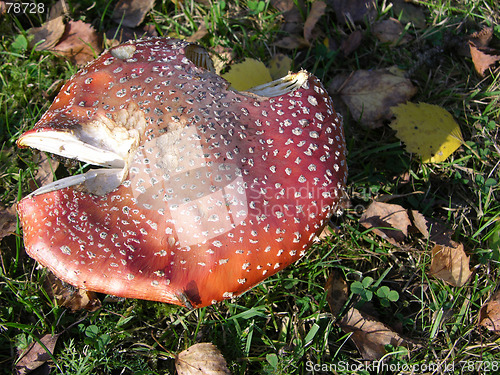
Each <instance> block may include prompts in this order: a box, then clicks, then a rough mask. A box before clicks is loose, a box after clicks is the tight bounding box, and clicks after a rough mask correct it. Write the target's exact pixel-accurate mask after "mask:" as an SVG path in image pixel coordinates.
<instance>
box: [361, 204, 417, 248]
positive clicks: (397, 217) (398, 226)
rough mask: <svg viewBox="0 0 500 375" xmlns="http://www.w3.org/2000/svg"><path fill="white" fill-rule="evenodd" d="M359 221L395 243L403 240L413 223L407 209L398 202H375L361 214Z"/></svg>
mask: <svg viewBox="0 0 500 375" xmlns="http://www.w3.org/2000/svg"><path fill="white" fill-rule="evenodd" d="M359 223H360V224H361V225H363V226H364V227H365V228H367V229H370V228H373V232H374V233H376V234H377V235H379V236H381V237H382V238H385V239H387V240H388V241H389V242H391V243H392V244H394V245H397V244H398V243H400V242H403V241H404V239H405V238H406V236H407V235H408V227H409V226H410V225H411V222H410V219H409V217H408V213H407V211H406V209H404V208H403V207H401V206H400V205H397V204H390V203H382V202H373V203H371V204H370V205H369V206H368V208H367V209H366V211H365V212H364V213H363V215H361V218H360V219H359Z"/></svg>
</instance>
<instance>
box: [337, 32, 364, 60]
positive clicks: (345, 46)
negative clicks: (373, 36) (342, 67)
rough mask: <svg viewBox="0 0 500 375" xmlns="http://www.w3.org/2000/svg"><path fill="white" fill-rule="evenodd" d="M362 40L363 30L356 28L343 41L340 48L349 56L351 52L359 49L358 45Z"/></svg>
mask: <svg viewBox="0 0 500 375" xmlns="http://www.w3.org/2000/svg"><path fill="white" fill-rule="evenodd" d="M362 40H363V32H362V31H361V30H355V31H353V32H352V33H350V34H349V35H348V36H347V38H346V39H344V40H343V41H342V44H341V45H340V50H341V51H342V53H343V54H344V56H349V55H350V54H351V53H353V52H354V51H356V50H357V49H358V47H359V46H360V45H361V41H362Z"/></svg>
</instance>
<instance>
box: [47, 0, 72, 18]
mask: <svg viewBox="0 0 500 375" xmlns="http://www.w3.org/2000/svg"><path fill="white" fill-rule="evenodd" d="M68 13H69V8H68V4H66V1H65V0H59V1H57V2H56V3H55V4H54V5H52V6H51V7H50V11H49V18H48V19H49V20H53V19H55V18H57V17H59V16H64V15H65V14H68Z"/></svg>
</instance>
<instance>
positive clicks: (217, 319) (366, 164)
mask: <svg viewBox="0 0 500 375" xmlns="http://www.w3.org/2000/svg"><path fill="white" fill-rule="evenodd" d="M157 3H159V4H157V6H156V7H155V9H154V10H153V11H152V12H151V14H149V15H148V17H147V18H146V20H145V22H146V23H150V24H153V25H155V28H156V30H157V31H158V32H159V33H160V34H161V35H178V36H190V35H192V34H193V33H194V32H196V31H197V29H198V27H199V25H200V24H201V23H205V24H206V26H207V29H208V33H207V35H206V36H204V37H203V38H202V39H201V40H200V43H201V44H202V45H203V46H205V47H206V48H207V49H209V50H216V48H217V47H219V48H220V47H224V48H230V49H232V50H233V53H234V55H235V59H236V60H238V59H241V58H243V57H253V58H258V59H260V60H262V61H264V62H268V61H269V59H270V58H271V56H272V55H273V54H274V53H276V52H282V53H285V54H288V55H289V56H290V57H292V58H293V59H294V69H295V70H297V69H300V68H305V69H307V70H310V71H312V72H314V73H315V74H317V75H318V76H319V77H320V78H321V80H322V81H323V83H324V84H325V86H328V84H329V82H330V80H331V79H333V77H335V76H336V75H338V74H341V73H345V72H351V71H354V70H356V69H376V68H383V67H390V66H393V65H397V66H398V67H400V68H402V69H404V70H405V71H408V72H411V76H410V78H411V79H412V80H413V82H414V84H415V85H416V86H417V88H418V93H417V95H416V96H415V97H414V98H413V99H412V101H413V102H418V101H422V102H426V103H431V104H437V105H440V106H442V107H444V108H446V109H447V110H448V111H450V112H451V113H452V114H453V115H454V117H455V118H456V119H457V121H458V122H459V124H460V126H461V129H462V132H463V135H464V139H465V141H466V142H467V143H466V145H464V146H462V147H461V148H460V149H459V150H458V151H457V152H455V153H454V154H453V155H452V156H451V157H450V158H448V160H447V161H446V162H444V163H440V164H430V165H428V164H427V165H424V164H421V163H420V161H419V160H418V157H416V156H415V155H410V154H408V153H407V152H406V151H405V150H404V147H403V145H401V144H400V142H399V140H398V139H397V138H396V137H395V135H394V132H393V131H392V130H390V128H389V127H387V126H385V127H382V128H379V129H375V130H368V129H363V128H361V127H360V126H359V125H358V124H357V123H356V122H355V121H354V120H353V119H352V118H351V117H350V116H349V114H348V113H346V112H343V113H342V114H343V116H344V120H345V122H344V126H345V130H346V135H347V143H348V148H349V156H348V165H349V187H348V192H349V195H350V197H351V201H352V208H349V209H347V210H346V211H345V212H344V215H343V216H341V217H339V218H335V219H334V220H333V223H332V225H333V226H334V227H336V230H335V233H334V234H333V235H332V237H331V238H330V239H326V240H323V241H322V242H321V243H318V244H316V245H315V246H314V247H313V248H312V249H311V250H310V251H309V253H308V254H307V255H306V256H305V257H304V258H303V259H302V260H301V261H300V262H299V263H297V264H296V265H294V266H293V267H289V268H288V269H286V270H284V271H282V272H280V273H279V274H277V275H275V276H273V277H271V278H269V279H267V280H265V281H264V282H263V283H261V284H260V285H258V286H257V287H255V288H254V289H252V290H251V291H249V292H247V293H245V294H244V295H243V296H242V297H240V298H237V299H235V300H234V301H225V302H223V303H220V304H218V305H215V306H212V307H207V308H202V309H198V310H192V311H190V310H187V309H184V308H179V307H176V306H170V305H166V304H161V303H154V302H147V301H141V300H117V301H116V300H108V299H104V301H103V306H102V308H101V309H99V310H97V311H95V312H92V313H89V312H85V311H83V312H82V311H80V312H76V313H73V312H71V311H69V310H67V309H66V308H63V307H59V306H57V304H55V303H54V301H52V300H51V299H50V298H49V297H48V295H47V294H46V292H45V291H44V289H43V287H42V285H43V281H44V279H45V276H46V271H45V270H43V269H40V268H38V267H37V265H36V263H35V262H34V261H33V260H31V259H30V258H29V257H28V256H27V255H26V254H25V253H24V249H23V246H22V237H21V236H22V232H21V231H20V228H18V233H17V234H15V235H11V236H8V237H6V238H4V239H3V241H2V242H1V247H0V364H1V366H0V369H1V370H0V372H2V373H6V374H8V373H12V367H13V365H14V363H15V362H16V359H17V351H18V350H22V349H23V348H25V347H26V346H27V345H28V344H29V343H30V342H32V341H34V340H37V339H39V338H40V337H42V336H43V335H45V334H48V333H52V334H57V333H61V332H63V331H64V332H63V333H62V334H61V336H60V337H59V339H58V343H57V346H56V350H55V352H54V359H55V363H50V366H51V367H53V369H52V373H54V374H165V373H169V374H171V373H174V372H175V369H174V357H175V355H176V354H177V353H179V352H180V351H182V350H184V349H186V348H187V347H189V346H190V345H192V344H194V343H196V342H206V341H209V342H213V343H214V344H215V345H217V346H218V347H219V349H220V350H221V351H222V353H223V355H224V357H225V358H226V360H227V361H228V365H229V368H230V369H231V371H232V372H233V374H257V373H259V374H295V373H297V374H303V373H308V370H310V366H311V364H319V365H329V364H339V363H340V362H342V361H348V362H350V363H354V364H360V363H362V357H361V355H360V353H359V352H358V350H357V349H356V347H355V346H354V345H353V343H352V341H350V339H349V335H348V334H346V333H344V332H343V331H342V330H341V329H340V328H339V327H338V326H337V325H336V324H335V321H336V320H335V319H336V317H335V316H332V314H331V313H330V310H329V307H328V303H327V302H326V293H325V291H324V285H325V283H326V280H327V279H328V276H329V275H330V274H331V272H332V271H333V270H340V271H341V272H342V274H343V275H344V276H345V277H346V279H347V281H348V283H350V284H352V283H354V285H355V286H356V288H358V289H355V290H357V291H358V293H357V294H353V295H351V301H350V302H352V303H359V297H361V302H363V298H364V299H366V301H364V302H365V307H366V305H369V306H368V307H369V308H370V311H371V312H372V313H373V314H374V315H376V317H377V319H379V320H380V321H382V322H385V323H387V324H389V325H391V326H392V327H395V328H397V329H398V330H399V332H401V333H402V334H404V335H405V336H406V337H408V338H410V339H412V340H415V341H417V342H419V343H420V344H421V348H419V349H417V350H410V351H409V352H406V351H405V350H402V349H401V348H387V349H388V350H389V354H388V356H387V358H386V360H387V363H389V364H394V365H395V364H400V365H407V366H416V365H424V364H429V363H434V364H442V365H443V366H448V367H447V368H448V369H451V366H453V365H454V369H455V373H457V374H458V373H460V369H461V368H462V366H466V369H469V368H470V366H473V365H476V366H477V365H479V364H480V363H481V362H480V361H490V362H488V363H490V364H493V363H496V362H494V361H500V343H499V342H498V336H497V335H495V334H493V333H490V332H488V331H487V330H485V329H483V328H481V327H480V326H479V325H478V324H477V319H478V313H479V310H480V308H481V306H483V304H484V303H485V302H486V301H487V300H488V299H489V298H490V297H491V295H492V294H493V293H494V292H495V291H496V289H497V280H498V279H499V262H500V251H499V243H500V241H499V240H498V237H499V236H498V232H499V231H500V225H499V224H497V223H498V221H497V219H498V217H499V216H500V203H499V202H498V195H499V188H500V184H499V179H500V176H499V165H498V160H499V154H500V148H499V144H498V136H497V135H498V132H499V129H500V127H499V114H500V106H499V98H500V84H499V79H500V74H499V71H498V69H496V70H494V71H493V72H491V73H487V75H486V77H484V78H481V77H479V76H478V75H477V74H476V73H475V71H474V69H473V65H472V62H471V61H470V59H468V58H464V57H462V56H459V55H457V54H456V53H455V52H454V47H455V46H456V41H457V40H458V38H459V37H460V35H467V34H468V33H471V32H473V31H476V30H479V29H480V27H481V25H485V24H486V25H489V24H491V25H492V26H494V34H495V40H494V45H495V46H497V47H498V45H499V44H500V42H499V40H500V27H499V26H496V25H498V24H499V21H500V8H499V6H498V4H497V1H496V0H483V1H453V2H452V1H444V0H443V1H437V0H436V1H419V4H420V7H421V8H422V9H423V10H424V11H425V15H426V26H425V27H424V28H422V29H414V28H412V27H410V28H409V30H408V32H409V33H410V34H411V35H412V36H413V37H414V39H413V41H412V42H411V43H409V44H408V45H404V46H401V47H397V48H392V47H389V46H387V45H384V44H382V43H380V42H378V41H377V39H376V38H375V36H374V35H372V34H371V33H370V29H369V28H367V27H366V26H365V25H363V24H361V25H356V26H352V25H351V26H342V25H337V24H336V21H335V15H334V14H333V12H332V10H331V9H328V10H327V13H326V14H325V16H323V17H322V18H321V20H320V21H319V28H320V30H321V31H322V35H321V38H320V39H318V40H317V41H316V42H315V43H313V45H312V46H311V47H310V48H309V49H301V50H292V51H288V50H280V49H278V48H276V47H274V46H273V42H275V41H276V40H278V39H279V38H280V37H282V36H283V35H282V34H281V33H280V31H279V22H280V19H281V18H280V15H279V14H278V12H277V11H276V10H275V9H274V8H272V6H270V4H269V3H268V2H267V1H266V2H250V1H248V2H247V1H234V2H232V1H231V2H230V1H227V2H225V3H223V2H217V4H218V5H214V6H213V7H211V8H210V7H207V6H205V5H202V4H201V3H197V2H194V1H189V0H186V1H184V2H180V1H179V2H178V3H179V5H174V3H173V2H170V1H166V2H157ZM259 3H261V4H262V5H259ZM92 4H93V3H92V2H91V1H84V2H73V1H70V16H71V17H72V18H73V19H75V20H79V19H81V20H85V21H86V22H89V23H92V24H93V25H94V27H95V28H96V29H97V30H98V31H100V32H105V31H106V30H108V29H109V28H110V27H111V26H112V22H111V9H112V4H111V5H110V6H107V5H108V4H107V2H98V3H97V4H96V5H94V6H92ZM306 4H307V5H308V6H307V7H306V8H307V9H306V11H305V12H306V14H305V16H306V15H307V12H308V9H310V4H309V3H308V2H306ZM89 8H90V9H89ZM389 16H394V17H398V15H397V14H395V13H394V11H393V9H391V8H390V7H386V8H384V9H382V7H381V8H380V9H379V16H378V17H379V18H380V19H385V18H387V17H389ZM3 17H4V18H3V19H2V22H1V23H0V31H1V33H0V35H1V36H0V63H1V64H0V140H1V144H2V145H1V147H0V203H1V204H2V205H4V206H10V205H12V204H13V203H14V202H15V201H16V200H18V199H19V198H20V197H22V196H25V195H26V194H27V193H28V192H29V191H30V190H31V187H30V181H31V180H32V179H33V176H34V174H35V172H36V168H37V166H36V163H35V162H34V161H33V160H34V158H33V151H31V150H19V149H17V147H16V145H15V141H16V139H17V138H18V137H19V135H20V134H21V133H22V132H23V131H25V130H27V129H29V128H31V127H32V126H33V125H34V124H35V122H36V121H37V120H38V119H39V118H40V116H41V115H42V114H43V113H44V111H45V110H47V108H48V106H49V105H50V102H51V101H52V99H53V97H54V95H55V93H50V92H47V91H48V90H49V88H50V87H51V85H52V84H53V83H54V82H55V81H57V80H63V81H64V80H66V79H68V78H69V77H70V76H71V75H72V74H73V73H74V72H75V71H76V68H75V67H74V66H71V64H70V63H68V62H65V61H64V60H61V59H59V58H57V57H55V56H53V55H52V54H51V53H49V52H37V51H33V50H31V49H30V48H28V44H27V39H26V37H27V35H26V32H25V31H26V30H27V29H28V28H30V27H31V26H38V25H40V23H41V22H43V20H44V19H45V15H41V16H40V15H31V16H22V17H21V16H20V17H17V18H15V17H13V16H12V15H9V14H7V15H4V16H3ZM350 28H358V29H360V30H363V32H364V39H363V42H362V44H361V46H360V47H359V48H358V49H357V50H356V51H355V52H354V53H353V54H352V55H350V56H349V57H348V58H343V57H340V55H339V54H338V53H337V52H336V51H330V50H328V49H327V48H326V47H325V46H324V45H323V43H322V41H323V39H324V38H329V39H330V40H333V41H334V40H337V41H338V40H340V38H341V37H342V35H344V33H346V32H349V30H350ZM65 173H68V172H66V171H65V169H64V167H62V166H61V167H60V168H59V170H58V171H57V174H58V175H59V174H61V175H62V174H65ZM416 191H420V192H423V193H422V194H413V193H414V192H416ZM377 194H390V195H391V194H392V195H400V198H397V199H394V200H393V201H391V203H398V204H401V205H403V206H404V207H405V208H410V209H415V210H419V211H420V212H421V213H423V214H424V215H426V216H428V217H433V218H435V219H439V220H441V221H443V222H446V223H447V224H448V225H449V226H450V227H451V228H453V230H454V231H455V235H454V239H455V240H456V241H458V242H461V243H463V244H464V246H465V248H466V250H467V253H468V254H469V255H470V256H471V266H472V267H474V275H473V276H472V279H471V280H470V281H469V283H467V284H466V285H465V286H464V287H451V286H449V285H447V284H445V283H443V282H441V281H439V280H437V279H435V278H432V277H430V276H428V268H429V264H430V248H431V245H430V244H429V243H428V242H426V241H425V240H423V239H422V237H419V236H416V235H415V236H410V238H409V240H408V242H407V246H405V247H403V248H400V247H395V246H393V245H391V244H390V243H388V242H386V241H384V240H382V239H381V238H380V237H377V236H375V235H374V234H373V233H372V232H371V231H367V230H365V228H364V227H362V226H361V225H360V223H359V211H358V210H359V209H362V208H363V207H364V208H366V207H367V205H368V204H369V202H370V199H372V198H373V197H374V196H375V195H377ZM355 208H358V210H356V209H355ZM363 280H366V281H365V283H363ZM370 281H372V282H370ZM360 285H361V286H360ZM381 287H384V288H382V289H381V290H382V291H380V292H379V290H380V288H381ZM366 291H369V292H370V293H372V296H371V297H370V298H368V297H367V295H366ZM390 291H395V292H397V294H398V298H397V300H394V298H393V297H394V294H391V295H392V297H391V298H392V299H391V298H388V296H389V294H387V293H389V292H390ZM357 296H358V300H356V298H355V297H357ZM101 297H103V296H101ZM368 299H370V301H368ZM73 323H76V324H74V325H72V324H73ZM68 327H70V328H68ZM65 329H66V331H65ZM484 363H486V362H484ZM467 366H469V367H467ZM338 372H339V373H347V372H342V371H338ZM316 373H325V372H321V371H316ZM385 373H390V372H385ZM449 373H452V372H449ZM471 373H472V372H471Z"/></svg>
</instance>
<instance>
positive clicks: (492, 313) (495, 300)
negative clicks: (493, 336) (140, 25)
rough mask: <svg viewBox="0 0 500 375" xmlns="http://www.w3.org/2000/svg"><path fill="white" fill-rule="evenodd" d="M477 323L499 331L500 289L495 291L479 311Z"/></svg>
mask: <svg viewBox="0 0 500 375" xmlns="http://www.w3.org/2000/svg"><path fill="white" fill-rule="evenodd" d="M479 324H480V325H482V326H483V327H485V328H486V329H488V330H490V331H493V332H496V333H500V291H497V292H496V293H495V294H494V295H493V297H491V299H490V300H489V302H488V303H487V304H485V305H484V306H483V307H481V310H480V311H479Z"/></svg>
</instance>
